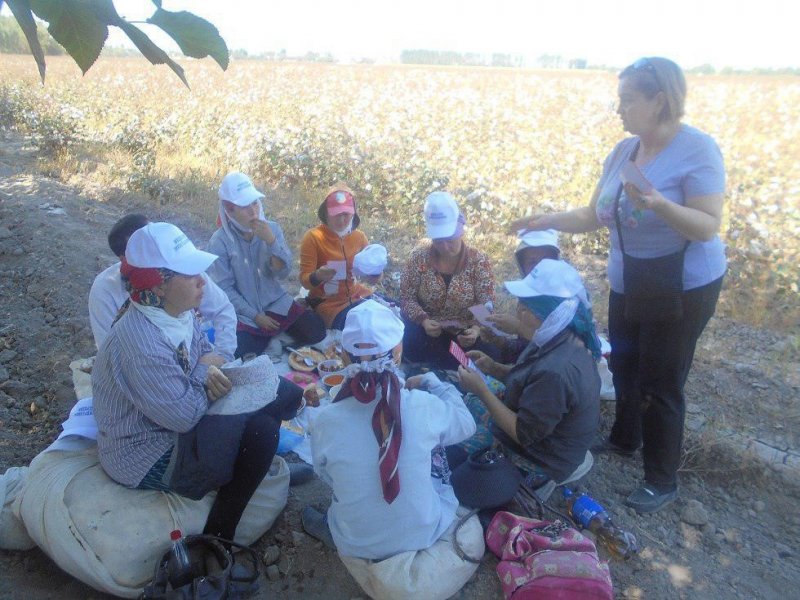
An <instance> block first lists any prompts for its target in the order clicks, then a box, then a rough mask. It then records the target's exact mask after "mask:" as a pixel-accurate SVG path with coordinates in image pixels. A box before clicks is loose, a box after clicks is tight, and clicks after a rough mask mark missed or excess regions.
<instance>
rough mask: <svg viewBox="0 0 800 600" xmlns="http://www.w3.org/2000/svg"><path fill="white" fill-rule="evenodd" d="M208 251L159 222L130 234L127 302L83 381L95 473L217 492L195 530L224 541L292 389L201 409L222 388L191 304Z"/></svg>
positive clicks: (188, 493) (125, 263) (130, 483)
mask: <svg viewBox="0 0 800 600" xmlns="http://www.w3.org/2000/svg"><path fill="white" fill-rule="evenodd" d="M216 258H217V257H216V255H214V254H209V253H208V252H202V251H200V250H197V249H196V248H195V247H194V245H193V244H192V242H191V241H189V239H188V238H187V237H186V235H185V234H184V233H183V232H182V231H181V230H180V229H178V228H177V227H175V226H174V225H170V224H169V223H150V224H148V225H146V226H145V227H143V228H141V229H139V230H137V231H135V232H134V233H133V234H132V235H131V237H130V239H129V240H128V246H127V248H126V250H125V256H124V258H123V260H122V264H121V267H120V272H121V274H122V277H123V281H124V282H125V283H126V285H127V287H128V290H129V292H130V297H131V302H130V304H129V305H128V309H127V310H126V311H125V312H124V313H123V314H122V316H120V317H119V318H118V320H117V321H116V322H115V323H114V325H113V326H112V327H111V330H110V331H109V333H108V335H107V337H106V339H105V341H104V342H103V343H102V345H101V346H100V349H99V351H98V353H97V358H96V361H95V366H94V369H93V372H92V387H93V390H94V414H95V417H96V419H97V425H98V436H97V444H98V451H99V455H100V463H101V465H102V466H103V470H105V472H106V473H107V474H108V475H109V476H110V477H111V478H112V479H114V480H115V481H117V482H118V483H120V484H122V485H124V486H127V487H130V488H137V489H150V490H162V491H165V492H173V493H176V494H179V495H181V496H185V497H188V498H192V499H195V500H197V499H200V498H202V497H203V496H205V495H206V494H207V493H208V492H210V491H212V490H215V489H216V490H218V493H217V496H216V499H215V500H214V503H213V505H212V507H211V511H210V513H209V515H208V518H207V521H206V526H205V531H204V532H205V533H209V534H212V535H216V536H219V537H222V538H224V539H227V540H231V539H233V537H234V534H235V533H236V527H237V525H238V523H239V519H240V518H241V516H242V513H243V512H244V509H245V507H246V506H247V503H248V502H249V501H250V498H251V497H252V495H253V493H254V492H255V490H256V488H257V487H258V485H259V484H260V483H261V481H262V480H263V479H264V477H265V476H266V474H267V471H268V470H269V467H270V465H271V464H272V459H273V457H274V455H275V451H276V449H277V446H278V431H279V428H280V422H281V419H284V418H292V417H293V416H294V414H295V412H296V409H297V406H298V405H299V401H300V398H301V396H300V395H296V394H293V393H291V390H289V393H287V392H286V390H285V389H284V390H282V389H281V386H280V385H279V384H278V382H277V377H276V378H275V384H274V389H269V390H268V392H265V396H272V397H273V398H274V397H275V396H276V395H277V398H276V399H275V400H274V401H272V402H270V403H269V404H267V405H266V406H264V407H263V408H262V409H260V410H257V411H255V412H250V413H246V414H237V415H207V414H206V412H207V411H208V409H209V406H210V404H211V403H213V402H215V401H217V400H219V399H220V398H222V397H223V396H225V395H226V394H227V393H228V392H229V391H230V390H231V382H230V380H229V379H228V378H227V377H226V376H225V375H224V374H223V373H222V371H221V370H220V369H219V368H218V367H220V366H222V364H223V363H224V362H225V361H224V359H223V358H222V356H220V355H219V354H215V353H214V352H213V350H212V348H211V345H210V344H209V343H208V340H207V339H206V338H205V336H204V335H202V334H201V333H200V330H199V327H198V325H197V323H196V321H195V318H194V311H193V309H194V308H196V307H197V306H198V305H199V304H200V301H201V300H202V297H203V287H204V285H205V279H204V278H203V277H202V273H203V272H204V271H205V270H206V269H207V268H208V266H209V265H210V264H211V263H212V262H213V261H214V260H216Z"/></svg>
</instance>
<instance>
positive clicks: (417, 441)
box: [310, 373, 476, 560]
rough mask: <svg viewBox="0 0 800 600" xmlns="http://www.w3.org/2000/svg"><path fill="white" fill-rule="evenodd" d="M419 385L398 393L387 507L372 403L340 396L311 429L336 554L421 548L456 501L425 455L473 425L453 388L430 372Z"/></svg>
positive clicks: (450, 516) (436, 534)
mask: <svg viewBox="0 0 800 600" xmlns="http://www.w3.org/2000/svg"><path fill="white" fill-rule="evenodd" d="M423 382H424V383H423V386H424V387H426V388H427V389H428V390H429V391H423V390H419V389H417V390H412V391H409V390H405V389H404V390H402V392H401V394H402V397H401V401H400V411H401V412H400V414H401V418H402V427H403V440H402V444H401V446H400V456H399V460H398V470H399V473H400V493H399V494H398V495H397V497H396V498H395V500H394V502H392V503H391V504H388V503H387V502H386V500H384V498H383V490H382V488H381V481H380V474H379V471H378V444H377V442H376V441H375V434H374V433H373V431H372V414H373V412H374V411H375V404H376V403H377V402H378V398H376V399H375V400H373V401H372V402H370V403H369V404H362V403H361V402H359V401H358V400H356V399H355V398H352V397H351V398H345V399H343V400H341V401H339V402H337V403H336V404H330V405H328V406H325V407H324V408H323V409H322V410H320V411H319V412H318V413H317V415H316V417H315V418H314V420H313V421H312V423H311V425H310V429H311V454H312V457H313V461H314V470H315V471H316V472H317V474H318V475H319V476H320V478H322V480H323V481H325V482H327V483H328V484H329V485H330V486H331V488H332V489H333V500H332V502H331V506H330V508H329V509H328V525H329V527H330V530H331V535H332V536H333V540H334V542H335V543H336V548H337V550H338V551H339V554H341V555H342V556H354V557H357V558H366V559H376V560H380V559H384V558H388V557H390V556H394V555H395V554H398V553H400V552H406V551H417V550H423V549H425V548H429V547H430V546H432V545H433V544H434V543H435V542H436V541H437V540H438V539H439V538H440V537H441V536H442V534H443V533H444V532H445V531H446V530H447V529H448V527H450V525H451V524H452V523H453V520H454V519H455V516H456V509H457V508H458V500H456V497H455V494H454V493H453V488H452V487H451V486H450V485H449V484H446V483H443V482H442V481H441V480H440V479H436V478H433V477H431V450H433V448H434V447H436V446H437V445H443V446H446V445H450V444H456V443H458V442H461V441H463V440H465V439H467V438H468V437H470V436H471V435H472V434H473V433H475V429H476V427H475V420H474V419H473V417H472V415H471V414H470V412H469V410H468V409H467V407H466V406H465V405H464V401H463V400H462V398H461V394H460V393H459V392H458V390H457V389H456V388H455V387H453V386H452V385H450V384H449V383H442V382H440V381H439V380H438V379H437V378H436V376H435V375H433V374H432V373H428V374H426V375H425V378H424V380H423ZM378 394H379V396H378V397H380V391H379V392H378Z"/></svg>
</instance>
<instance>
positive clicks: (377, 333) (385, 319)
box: [342, 300, 404, 356]
mask: <svg viewBox="0 0 800 600" xmlns="http://www.w3.org/2000/svg"><path fill="white" fill-rule="evenodd" d="M403 331H404V326H403V321H402V320H400V318H399V317H397V315H395V314H394V313H393V312H392V311H391V310H390V309H389V308H387V307H385V306H383V305H382V304H378V303H377V302H375V301H374V300H365V301H364V302H362V303H361V304H359V305H358V306H356V307H355V308H353V309H352V310H351V311H350V312H348V313H347V318H346V319H345V321H344V330H342V346H343V347H344V349H345V350H347V351H348V352H349V353H350V354H352V355H353V356H368V355H370V354H383V353H385V352H389V351H390V350H392V349H393V348H394V347H395V346H397V344H399V343H400V342H401V341H402V340H403Z"/></svg>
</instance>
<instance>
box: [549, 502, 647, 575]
mask: <svg viewBox="0 0 800 600" xmlns="http://www.w3.org/2000/svg"><path fill="white" fill-rule="evenodd" d="M564 500H565V501H566V503H567V510H568V511H569V513H570V515H571V516H572V518H573V519H575V521H576V522H577V523H578V524H579V525H580V526H581V528H583V529H588V530H589V531H591V532H592V533H593V534H594V536H595V538H596V539H597V541H598V542H600V543H601V544H602V545H603V546H605V548H606V549H607V550H608V551H609V552H610V553H611V555H612V556H614V557H615V558H624V559H625V560H627V559H629V558H630V557H631V556H633V555H634V554H636V553H637V552H638V551H639V546H638V545H637V543H636V538H635V537H634V535H633V534H632V533H630V532H628V531H625V530H624V529H620V528H619V527H617V526H616V525H614V522H613V521H612V520H611V517H610V516H609V514H608V513H607V512H606V510H605V509H604V508H603V507H602V506H600V504H598V503H597V502H596V501H595V500H593V499H592V498H590V497H589V496H587V495H586V494H580V495H579V496H576V495H575V494H573V493H572V490H570V489H569V488H564Z"/></svg>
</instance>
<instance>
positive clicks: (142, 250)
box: [125, 223, 218, 275]
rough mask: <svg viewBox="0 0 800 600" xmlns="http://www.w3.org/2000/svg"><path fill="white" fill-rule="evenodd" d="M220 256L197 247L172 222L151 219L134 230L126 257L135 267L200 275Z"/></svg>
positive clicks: (129, 240)
mask: <svg viewBox="0 0 800 600" xmlns="http://www.w3.org/2000/svg"><path fill="white" fill-rule="evenodd" d="M217 258H218V257H217V255H216V254H211V253H210V252H203V251H202V250H198V249H197V248H196V247H195V245H194V244H193V243H192V241H191V240H190V239H189V238H188V237H186V234H185V233H183V232H182V231H181V230H180V229H178V228H177V227H175V225H173V224H171V223H148V224H147V225H145V226H144V227H142V228H141V229H137V230H136V231H134V232H133V233H132V234H131V237H130V238H129V239H128V246H127V247H126V248H125V260H126V261H127V262H128V264H129V265H131V266H132V267H139V268H141V269H153V268H158V269H169V270H170V271H175V272H176V273H180V274H181V275H199V274H200V273H203V272H204V271H205V270H206V269H207V268H208V267H209V266H210V265H211V263H213V262H214V261H215V260H217Z"/></svg>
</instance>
